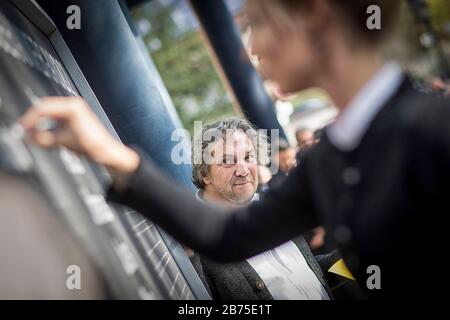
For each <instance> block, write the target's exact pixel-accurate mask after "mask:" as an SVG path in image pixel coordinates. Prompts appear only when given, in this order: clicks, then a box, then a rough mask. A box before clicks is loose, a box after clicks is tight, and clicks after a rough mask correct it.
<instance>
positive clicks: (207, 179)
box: [202, 177, 211, 185]
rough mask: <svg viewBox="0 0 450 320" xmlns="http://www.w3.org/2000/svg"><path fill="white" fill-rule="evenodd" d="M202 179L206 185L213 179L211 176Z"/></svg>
mask: <svg viewBox="0 0 450 320" xmlns="http://www.w3.org/2000/svg"><path fill="white" fill-rule="evenodd" d="M202 180H203V183H204V184H205V185H208V184H211V179H209V177H203V179H202Z"/></svg>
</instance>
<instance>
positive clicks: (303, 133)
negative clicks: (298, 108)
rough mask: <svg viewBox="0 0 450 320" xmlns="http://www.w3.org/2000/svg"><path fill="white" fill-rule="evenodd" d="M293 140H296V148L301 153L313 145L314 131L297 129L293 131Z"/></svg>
mask: <svg viewBox="0 0 450 320" xmlns="http://www.w3.org/2000/svg"><path fill="white" fill-rule="evenodd" d="M295 139H296V140H297V148H298V150H299V151H301V150H303V149H304V148H306V147H308V146H311V145H313V144H314V142H315V138H314V131H313V130H311V129H309V128H299V129H297V130H296V131H295Z"/></svg>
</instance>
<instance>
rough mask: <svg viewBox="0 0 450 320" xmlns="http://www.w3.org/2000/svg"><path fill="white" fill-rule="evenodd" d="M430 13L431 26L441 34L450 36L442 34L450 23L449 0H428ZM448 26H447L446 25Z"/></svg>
mask: <svg viewBox="0 0 450 320" xmlns="http://www.w3.org/2000/svg"><path fill="white" fill-rule="evenodd" d="M428 5H429V8H430V15H431V19H432V21H433V26H434V27H435V28H436V30H437V32H438V33H439V34H441V35H442V36H446V37H447V38H450V37H449V36H448V35H445V34H444V28H446V26H448V25H450V1H448V0H428ZM447 28H448V27H447Z"/></svg>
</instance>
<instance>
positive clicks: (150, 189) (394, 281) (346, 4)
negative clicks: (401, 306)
mask: <svg viewBox="0 0 450 320" xmlns="http://www.w3.org/2000/svg"><path fill="white" fill-rule="evenodd" d="M399 3H400V2H398V1H391V0H352V1H332V0H304V1H297V0H295V1H294V0H279V1H272V0H248V1H247V5H248V6H247V14H248V16H249V20H250V21H251V28H252V36H251V41H250V42H251V53H252V54H253V55H254V56H256V57H257V58H258V59H259V61H260V69H261V71H262V72H263V73H264V74H265V76H266V77H267V78H269V79H271V80H272V81H274V82H276V83H277V84H279V86H280V88H281V89H282V91H283V92H297V91H300V90H303V89H306V88H310V87H319V88H322V89H324V90H325V91H326V92H327V93H328V94H329V96H330V97H331V99H332V100H333V102H334V104H335V106H336V107H337V109H338V111H339V115H338V117H337V119H336V121H335V122H333V123H332V124H331V125H329V126H328V127H326V128H325V130H324V132H323V135H322V137H321V141H320V142H319V143H318V144H317V145H315V146H313V147H312V148H310V150H309V151H308V152H306V153H305V154H304V155H303V158H302V162H301V165H299V166H297V167H296V168H294V169H293V170H292V171H291V172H290V174H289V176H288V178H287V179H286V180H285V182H284V183H283V185H282V186H281V187H279V188H273V189H271V190H270V191H269V192H268V193H266V195H265V196H264V198H263V199H262V200H261V201H255V202H252V203H250V205H248V206H245V207H243V208H236V209H232V210H230V209H224V208H218V207H214V206H211V205H208V204H203V203H200V202H198V201H197V200H196V199H195V197H193V196H192V195H191V194H190V193H189V192H188V191H187V190H184V189H183V188H180V187H179V186H177V185H176V184H174V183H172V182H171V181H170V179H169V178H168V177H167V176H165V175H163V174H161V173H160V172H159V170H158V169H157V168H156V166H155V165H154V164H153V163H152V162H151V161H150V160H149V159H147V158H146V156H145V155H144V153H143V152H142V151H139V149H136V148H134V149H133V148H129V147H127V146H124V145H122V144H121V143H119V142H117V141H116V140H115V139H114V138H112V137H111V136H110V135H109V134H108V133H107V131H106V129H105V128H104V127H103V126H102V125H101V124H100V121H99V120H98V119H97V118H96V117H95V114H94V113H93V111H91V110H90V108H89V107H88V106H87V105H86V104H85V103H84V102H83V101H82V100H81V99H77V98H46V99H43V100H41V102H40V103H39V104H37V105H35V106H34V107H32V108H31V109H30V110H29V111H28V113H27V114H26V115H25V116H24V117H23V118H22V119H21V123H22V125H23V127H24V128H25V129H26V131H27V132H28V135H29V136H30V138H31V139H32V140H33V141H35V142H36V143H38V144H39V145H41V146H43V147H54V146H58V145H64V146H66V147H68V148H70V149H72V150H74V151H77V152H79V153H82V154H85V155H87V156H88V157H89V158H91V159H93V160H94V161H96V162H98V163H100V164H103V165H105V166H107V167H108V168H109V170H110V171H111V172H112V173H113V174H114V185H113V186H112V188H111V189H110V190H109V193H108V196H109V199H110V200H113V201H117V202H120V203H123V204H125V205H128V206H130V207H133V208H135V209H137V210H138V211H140V212H141V213H142V214H144V215H146V216H147V217H149V218H150V219H151V220H153V221H154V222H155V223H158V224H160V225H161V226H162V227H163V228H164V229H165V230H166V231H168V232H169V233H171V234H172V235H173V236H175V238H177V239H178V240H179V241H180V242H182V243H185V244H186V245H188V246H190V247H191V248H193V249H195V250H196V251H198V252H200V253H202V254H204V255H205V256H209V257H210V258H213V259H216V260H218V261H223V262H225V261H239V260H242V259H246V258H248V257H251V256H254V255H256V254H259V253H261V252H264V251H266V250H269V249H271V248H274V247H276V246H279V245H280V244H282V243H284V242H286V241H288V240H289V239H292V238H294V237H296V236H298V235H299V234H302V233H303V232H305V231H307V230H310V229H312V228H315V227H317V226H319V225H323V226H324V227H325V229H326V232H327V234H329V235H330V238H331V237H332V239H333V240H334V241H335V242H336V244H337V245H338V246H339V248H340V249H341V251H342V254H343V255H344V259H345V263H346V265H347V266H348V267H349V269H350V271H351V272H352V274H353V275H354V276H355V278H356V279H357V280H358V281H359V283H360V284H361V287H362V288H364V289H365V290H364V291H363V292H360V294H358V295H357V296H356V297H358V298H364V297H370V298H427V297H436V296H440V295H441V294H440V292H441V290H442V287H445V285H444V284H443V283H442V282H441V281H439V279H440V278H441V276H442V275H444V274H442V275H440V274H438V275H437V277H436V278H429V277H428V276H429V275H431V274H433V275H436V267H435V265H434V264H432V263H430V260H429V259H427V258H426V257H424V255H423V253H426V256H428V257H430V256H431V257H432V256H439V255H440V252H445V250H446V241H445V240H444V239H443V236H444V235H445V234H446V232H445V230H444V227H443V226H444V225H445V224H444V223H440V220H441V219H442V218H441V217H440V216H439V214H438V213H439V212H449V211H450V203H449V201H448V199H449V198H450V188H448V181H450V126H448V119H450V108H449V104H448V100H446V99H440V98H438V97H436V96H435V95H430V94H426V93H423V92H420V91H418V90H416V88H414V86H413V84H412V81H411V80H410V79H409V77H408V76H406V75H405V73H404V72H403V70H402V69H401V68H400V67H399V66H398V64H396V63H393V62H385V60H384V58H383V53H382V44H383V43H384V41H385V40H386V37H387V35H389V34H391V31H392V26H393V24H394V22H395V21H397V20H398V15H397V12H398V9H399ZM374 5H375V6H377V7H376V8H378V9H379V11H380V13H381V14H380V16H381V17H382V28H368V23H369V20H370V19H373V15H371V14H368V13H367V12H368V9H369V7H370V6H374ZM372 8H373V7H372ZM43 117H50V118H52V119H55V120H57V121H59V123H60V124H61V125H60V129H59V130H57V131H54V132H41V131H39V130H36V127H37V125H38V123H39V121H40V119H42V118H43ZM173 199H178V201H173ZM436 228H437V229H436ZM428 232H433V234H430V237H431V236H433V237H435V236H436V235H437V236H438V239H437V241H436V242H435V243H437V245H436V246H434V247H429V246H428V245H427V242H426V241H423V239H424V238H426V237H427V233H428Z"/></svg>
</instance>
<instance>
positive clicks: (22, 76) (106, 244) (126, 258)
mask: <svg viewBox="0 0 450 320" xmlns="http://www.w3.org/2000/svg"><path fill="white" fill-rule="evenodd" d="M29 5H30V6H36V5H35V4H33V3H32V2H29ZM22 9H23V8H22ZM33 18H34V17H32V16H25V14H24V13H23V12H21V11H20V10H19V8H17V7H16V6H15V5H14V4H13V3H9V2H5V1H2V2H0V151H1V154H0V170H3V171H11V172H14V173H15V174H18V175H21V176H23V177H27V178H26V179H28V181H32V183H33V184H34V185H36V186H38V189H40V192H42V194H43V195H44V196H45V197H46V199H47V200H48V202H49V203H50V204H51V206H52V207H53V208H54V209H55V214H56V215H58V218H59V219H61V220H62V221H64V223H65V225H66V227H67V228H68V230H70V232H73V234H74V235H75V236H76V237H77V239H78V241H79V242H80V243H81V244H82V246H83V248H84V249H85V250H86V252H87V253H88V254H89V256H90V257H91V258H92V260H93V261H94V263H95V264H96V266H97V267H98V268H99V270H100V271H101V273H102V275H103V276H104V279H105V281H106V282H107V284H108V286H109V288H110V291H111V295H112V297H113V298H123V299H193V298H194V297H193V296H192V292H191V290H190V288H189V286H188V285H187V283H186V281H185V279H184V278H183V276H182V275H181V273H180V270H179V268H178V266H177V265H176V263H175V262H174V260H173V259H172V257H171V253H170V251H169V250H168V249H167V247H166V246H165V243H164V241H163V240H162V238H161V236H160V234H159V232H158V230H157V228H156V227H155V226H153V225H152V223H151V222H149V221H148V220H145V219H142V217H141V216H140V215H138V214H136V213H135V212H133V211H131V210H127V209H125V208H123V207H120V206H117V205H113V204H110V203H107V202H106V201H105V198H104V189H105V185H106V184H107V183H108V181H109V180H108V175H107V173H106V171H105V170H104V169H103V168H99V167H97V166H95V165H94V164H92V163H90V162H89V161H87V160H86V159H83V158H80V157H78V156H77V155H75V154H73V153H71V152H69V151H68V150H65V149H58V150H42V149H40V148H37V147H35V146H32V145H30V144H28V143H26V142H24V141H23V139H22V138H21V136H20V134H18V133H15V132H14V130H13V128H14V127H13V124H14V122H15V121H16V119H17V118H18V117H19V116H20V115H21V114H23V112H24V111H25V110H26V109H27V108H28V107H29V106H30V104H31V103H32V100H33V99H34V98H35V97H42V96H55V95H58V96H68V95H79V92H78V90H77V87H76V86H75V85H74V82H73V81H72V79H73V77H74V76H75V75H73V74H70V73H69V72H68V71H67V70H68V69H67V68H66V67H65V65H64V63H63V62H62V61H61V59H60V56H61V52H58V53H57V52H56V51H55V49H54V46H53V44H52V41H51V40H49V37H48V35H47V34H45V33H44V32H42V31H41V30H40V29H39V27H38V26H37V25H36V24H34V23H33V22H32V21H33ZM40 19H42V17H40ZM53 37H55V35H53ZM58 40H59V41H61V39H58ZM59 50H61V49H59ZM63 54H64V55H70V52H63ZM79 81H80V80H79V78H78V82H79ZM86 86H88V85H87V84H86ZM0 185H1V184H0Z"/></svg>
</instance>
